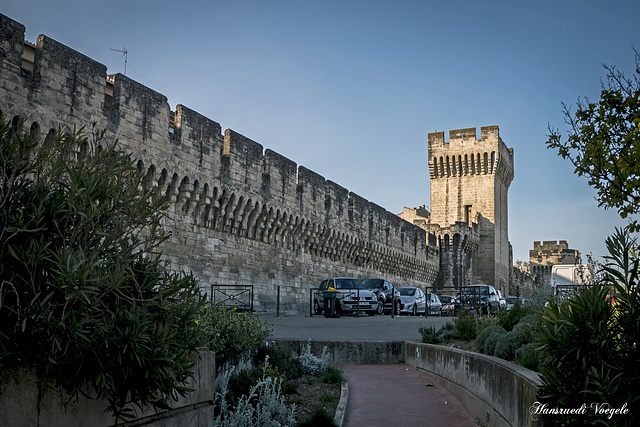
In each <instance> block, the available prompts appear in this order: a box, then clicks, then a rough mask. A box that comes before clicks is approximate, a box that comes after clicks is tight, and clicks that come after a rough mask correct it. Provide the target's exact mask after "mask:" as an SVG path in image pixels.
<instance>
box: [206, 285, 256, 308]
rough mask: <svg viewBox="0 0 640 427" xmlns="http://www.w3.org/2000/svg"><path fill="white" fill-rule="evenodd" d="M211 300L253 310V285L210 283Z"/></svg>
mask: <svg viewBox="0 0 640 427" xmlns="http://www.w3.org/2000/svg"><path fill="white" fill-rule="evenodd" d="M211 302H212V303H213V304H216V305H224V306H226V307H235V308H236V309H238V310H241V311H253V285H211Z"/></svg>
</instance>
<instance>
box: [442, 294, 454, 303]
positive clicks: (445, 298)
mask: <svg viewBox="0 0 640 427" xmlns="http://www.w3.org/2000/svg"><path fill="white" fill-rule="evenodd" d="M440 301H441V302H451V297H445V296H444V295H443V296H441V297H440Z"/></svg>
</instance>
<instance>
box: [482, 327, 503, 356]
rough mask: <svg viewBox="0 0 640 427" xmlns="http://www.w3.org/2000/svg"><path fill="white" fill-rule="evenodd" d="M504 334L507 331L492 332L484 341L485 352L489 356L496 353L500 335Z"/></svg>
mask: <svg viewBox="0 0 640 427" xmlns="http://www.w3.org/2000/svg"><path fill="white" fill-rule="evenodd" d="M504 334H506V332H497V331H494V332H492V333H490V334H489V336H488V337H487V339H486V340H485V342H484V353H485V354H488V355H489V356H493V355H494V354H495V348H496V345H497V344H498V341H499V340H500V337H501V336H502V335H504Z"/></svg>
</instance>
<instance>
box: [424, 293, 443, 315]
mask: <svg viewBox="0 0 640 427" xmlns="http://www.w3.org/2000/svg"><path fill="white" fill-rule="evenodd" d="M426 296H427V312H426V313H425V316H436V315H437V316H442V303H441V302H440V298H439V297H438V295H436V294H426Z"/></svg>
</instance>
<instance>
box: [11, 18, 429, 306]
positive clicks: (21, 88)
mask: <svg viewBox="0 0 640 427" xmlns="http://www.w3.org/2000/svg"><path fill="white" fill-rule="evenodd" d="M0 28H1V29H2V31H0V110H2V113H3V114H4V116H5V119H8V118H13V117H21V118H24V119H26V120H27V122H26V123H25V127H26V129H25V131H27V130H29V129H30V130H29V131H31V132H34V133H35V134H36V135H39V136H40V137H42V138H44V136H46V134H47V133H48V132H50V131H52V130H55V129H57V128H58V127H59V126H69V127H73V126H78V127H80V126H87V127H90V126H91V124H92V123H96V125H97V126H98V128H104V129H107V131H108V133H109V136H110V137H112V138H118V139H119V141H120V143H121V145H122V146H123V147H124V148H125V149H126V150H128V151H130V152H131V153H132V154H133V155H134V157H135V158H136V159H137V161H138V163H137V164H138V169H139V171H140V172H141V173H143V174H144V175H145V177H146V179H145V185H147V186H148V187H149V188H155V189H156V191H158V192H159V193H161V194H165V195H167V196H168V198H169V200H170V202H171V205H170V210H169V212H168V216H167V220H166V222H165V226H166V228H167V229H168V230H169V231H171V232H172V234H171V239H170V240H169V241H168V242H167V243H166V245H165V246H164V248H163V253H164V255H165V256H166V257H167V259H169V260H170V261H171V265H172V268H174V269H175V270H183V271H190V272H192V273H194V275H195V276H196V277H198V278H199V279H200V283H201V285H202V288H203V290H204V291H209V289H210V286H211V285H213V284H220V285H230V284H240V285H253V286H254V287H255V288H254V289H255V296H256V300H255V308H256V309H257V310H267V309H272V308H275V305H276V301H275V298H276V292H275V291H274V289H276V288H277V286H280V287H281V298H282V301H281V308H283V309H300V310H305V309H307V306H308V301H309V290H310V288H312V287H316V286H317V285H318V284H319V282H320V280H321V279H323V278H325V277H327V276H333V275H340V276H354V277H358V278H365V277H372V276H376V277H384V278H387V279H389V280H391V281H393V282H396V283H397V284H399V285H415V286H421V287H425V286H430V285H432V284H433V282H434V280H435V278H436V276H437V274H438V269H439V253H438V250H437V248H435V247H434V246H429V245H428V241H427V236H426V233H425V231H424V230H422V229H421V228H419V227H417V226H414V225H413V224H411V223H408V222H406V221H404V220H403V219H401V218H399V217H397V216H396V215H394V214H392V213H390V212H388V211H387V210H385V209H384V208H382V207H380V206H377V205H375V204H373V203H371V202H369V201H367V200H365V199H364V198H362V197H360V196H358V195H357V194H354V193H352V192H350V191H348V190H347V189H345V188H343V187H341V186H340V185H338V184H336V183H334V182H331V181H327V180H325V179H324V178H323V177H322V176H321V175H319V174H318V173H316V172H313V171H311V170H309V169H307V168H305V167H303V166H298V165H296V163H295V162H293V161H291V160H289V159H287V158H286V157H284V156H282V155H281V154H278V153H276V152H274V151H272V150H269V149H266V150H265V149H264V148H263V146H262V145H260V144H259V143H257V142H255V141H252V140H251V139H250V138H247V137H246V136H243V135H241V134H240V133H238V132H235V131H233V130H230V129H227V130H226V131H224V133H223V132H222V127H221V126H220V124H218V123H216V122H214V121H213V120H211V119H209V118H207V117H204V116H202V115H201V114H199V113H197V112H196V111H194V110H192V109H190V108H187V107H185V106H183V105H177V106H176V108H175V111H172V110H171V109H170V107H169V104H168V101H167V98H166V97H165V96H164V95H162V94H161V93H158V92H155V91H154V90H152V89H150V88H148V87H145V86H143V85H141V84H139V83H137V82H135V81H134V80H131V79H130V78H128V77H126V76H124V75H122V74H115V75H107V70H106V67H105V66H104V65H102V64H100V63H98V62H96V61H94V60H92V59H91V58H88V57H86V56H84V55H82V54H81V53H78V52H76V51H74V50H72V49H71V48H69V47H67V46H65V45H63V44H61V43H59V42H57V41H55V40H53V39H51V38H49V37H47V36H44V35H41V36H39V37H38V40H37V43H36V44H35V47H33V48H31V47H30V46H33V45H31V44H28V43H25V41H24V33H25V27H24V26H23V25H21V24H20V23H17V22H16V21H14V20H12V19H10V18H8V17H6V16H4V15H0ZM25 46H26V47H25ZM29 49H32V50H33V52H28V54H27V52H26V50H29ZM31 58H32V59H31Z"/></svg>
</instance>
